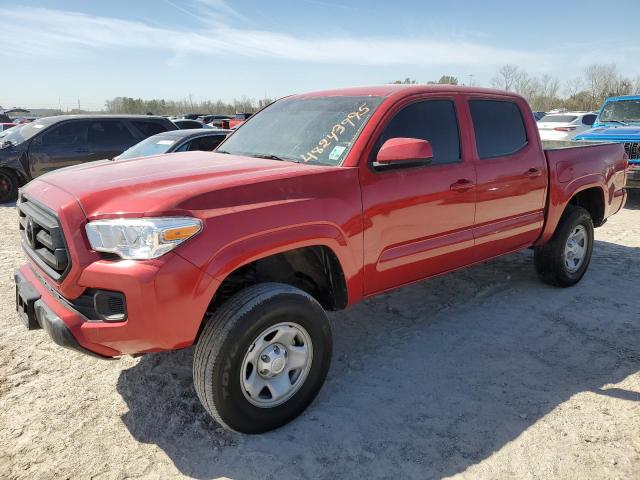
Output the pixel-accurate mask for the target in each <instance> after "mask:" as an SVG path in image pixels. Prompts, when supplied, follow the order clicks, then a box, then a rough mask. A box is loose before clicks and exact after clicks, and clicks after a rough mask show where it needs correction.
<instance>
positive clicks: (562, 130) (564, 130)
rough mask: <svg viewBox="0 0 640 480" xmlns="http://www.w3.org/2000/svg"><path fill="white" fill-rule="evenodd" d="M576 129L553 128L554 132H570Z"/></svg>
mask: <svg viewBox="0 0 640 480" xmlns="http://www.w3.org/2000/svg"><path fill="white" fill-rule="evenodd" d="M576 128H578V127H556V128H554V130H555V131H556V132H572V131H573V130H575V129H576Z"/></svg>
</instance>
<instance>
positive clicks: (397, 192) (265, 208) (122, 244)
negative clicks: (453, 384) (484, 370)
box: [15, 85, 627, 433]
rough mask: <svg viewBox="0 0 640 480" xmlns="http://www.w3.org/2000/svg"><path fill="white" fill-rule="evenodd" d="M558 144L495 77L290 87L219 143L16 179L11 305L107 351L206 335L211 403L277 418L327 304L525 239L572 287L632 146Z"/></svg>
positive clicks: (27, 319) (308, 397) (320, 378)
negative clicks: (546, 141)
mask: <svg viewBox="0 0 640 480" xmlns="http://www.w3.org/2000/svg"><path fill="white" fill-rule="evenodd" d="M560 147H561V148H556V149H550V150H545V149H543V146H542V144H541V142H540V138H539V136H538V129H537V128H536V123H535V119H534V117H533V114H532V113H531V110H530V109H529V106H528V105H527V103H526V101H525V100H524V99H523V98H522V97H520V96H517V95H514V94H511V93H506V92H500V91H496V90H489V89H480V88H466V87H458V86H449V85H447V86H399V85H385V86H380V87H367V88H349V89H343V90H335V91H324V92H317V93H309V94H302V95H295V96H291V97H287V98H284V99H281V100H279V101H276V102H275V103H273V104H272V105H270V106H268V107H266V108H265V109H263V110H262V111H261V112H259V113H258V114H256V115H254V116H253V117H251V118H250V119H249V120H248V121H247V122H246V123H245V124H244V125H243V127H242V128H241V129H239V130H237V131H236V132H235V133H233V134H232V135H230V136H229V137H228V138H227V139H226V140H225V141H224V142H223V143H222V144H220V146H219V147H218V149H217V150H216V151H215V152H184V153H171V154H166V155H160V156H155V157H146V158H134V159H128V160H123V161H116V162H98V163H95V162H94V163H93V164H85V165H80V166H77V167H73V168H70V169H65V170H62V171H58V172H52V173H48V174H46V175H43V176H41V177H39V178H38V179H36V180H34V181H32V182H30V183H29V184H28V185H26V186H25V187H23V188H22V189H21V193H20V197H19V201H18V204H17V209H18V213H19V222H20V234H21V236H22V246H23V248H24V252H25V253H26V257H27V260H28V261H27V263H26V264H25V265H23V266H22V267H21V268H20V269H19V270H18V271H17V272H16V274H15V282H16V303H17V310H18V313H19V315H18V316H19V317H20V318H21V319H22V320H23V321H24V323H25V325H26V326H27V327H28V328H29V329H36V328H43V329H44V330H45V331H46V332H47V333H48V334H49V335H50V336H51V338H52V339H53V341H54V342H56V343H58V344H59V345H62V346H64V347H68V348H71V349H74V350H77V351H80V352H84V353H87V354H91V355H95V356H98V357H103V358H112V357H118V356H121V355H127V354H129V355H133V354H143V353H146V352H161V351H168V350H174V349H180V348H185V347H190V346H193V345H195V348H194V361H193V379H194V384H195V389H196V392H197V395H198V397H199V398H200V400H201V402H202V404H203V405H204V408H205V409H206V410H207V411H208V412H209V413H210V414H211V415H212V416H213V418H214V419H216V420H217V421H218V422H219V423H220V424H221V425H223V426H225V427H227V428H230V429H233V430H236V431H239V432H246V433H258V432H263V431H267V430H270V429H273V428H276V427H279V426H281V425H283V424H285V423H287V422H289V421H290V420H292V419H293V418H294V417H296V416H297V415H298V414H300V413H301V412H302V411H303V410H304V409H305V408H306V407H307V405H309V403H310V402H311V401H312V400H313V398H314V397H315V396H316V394H317V393H318V391H319V390H320V388H321V386H322V384H323V382H324V379H325V377H326V375H327V371H328V368H329V363H330V360H331V353H332V334H331V329H330V325H329V322H328V321H327V316H326V313H325V312H326V311H331V310H340V309H344V308H347V307H349V306H350V305H353V304H355V303H357V302H359V301H361V300H362V299H364V298H367V297H371V296H373V295H376V294H379V293H381V292H386V291H388V290H391V289H395V288H397V287H400V286H403V285H407V284H410V283H412V282H417V281H420V280H423V279H426V278H429V277H433V276H435V275H440V274H443V273H446V272H449V271H452V270H456V269H459V268H462V267H466V266H468V265H472V264H475V263H478V262H483V261H485V260H489V259H492V258H495V257H498V256H500V255H504V254H507V253H510V252H514V251H517V250H521V249H526V248H532V249H533V250H534V264H535V268H536V270H537V272H538V273H539V275H540V277H541V278H542V280H543V281H545V282H547V283H550V284H552V285H557V286H559V287H569V286H571V285H574V284H575V283H576V282H578V281H579V280H580V279H581V278H582V276H583V275H584V274H585V272H586V270H587V267H588V266H589V261H590V259H591V253H592V249H593V246H594V237H593V231H594V230H593V229H594V227H598V226H600V225H602V224H604V223H605V221H606V220H607V218H608V217H609V216H611V215H613V214H615V213H616V212H617V211H618V210H619V209H620V208H622V206H623V204H624V203H625V200H626V193H625V190H624V188H623V187H624V183H625V175H626V173H625V172H626V167H627V157H626V155H625V152H624V148H623V146H622V145H618V144H603V145H597V144H592V145H589V146H581V145H579V144H576V143H569V144H562V145H560ZM363 321H365V320H364V319H363ZM427 368H428V367H427Z"/></svg>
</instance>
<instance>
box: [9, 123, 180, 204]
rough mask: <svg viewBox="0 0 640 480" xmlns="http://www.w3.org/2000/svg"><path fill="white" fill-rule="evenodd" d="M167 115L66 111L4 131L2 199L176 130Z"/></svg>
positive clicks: (11, 197)
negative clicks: (53, 174) (61, 171)
mask: <svg viewBox="0 0 640 480" xmlns="http://www.w3.org/2000/svg"><path fill="white" fill-rule="evenodd" d="M176 129H177V127H176V126H175V125H174V124H173V123H172V122H171V121H170V120H168V119H166V118H163V117H153V116H142V115H118V116H114V115H62V116H58V117H46V118H40V119H38V120H36V121H34V122H32V123H26V124H24V125H21V126H18V127H16V128H13V129H11V130H9V131H7V132H6V133H4V134H3V135H2V136H0V203H3V202H7V201H10V200H13V199H15V198H16V196H17V193H18V187H19V186H20V185H23V184H25V183H27V182H29V181H30V180H33V179H34V178H36V177H38V176H40V175H42V174H43V173H46V172H49V171H51V170H56V169H58V168H62V167H68V166H70V165H77V164H79V163H84V162H89V161H92V160H101V159H105V158H113V157H115V156H117V155H120V154H121V153H122V152H124V151H125V150H126V149H127V148H129V147H130V146H132V145H135V144H136V143H138V142H140V141H141V140H144V139H145V138H147V137H150V136H151V135H155V134H156V133H160V132H166V131H167V130H176Z"/></svg>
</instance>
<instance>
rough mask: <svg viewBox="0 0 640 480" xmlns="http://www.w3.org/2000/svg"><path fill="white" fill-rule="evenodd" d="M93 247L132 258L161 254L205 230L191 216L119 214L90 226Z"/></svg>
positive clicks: (89, 233) (88, 232) (100, 250)
mask: <svg viewBox="0 0 640 480" xmlns="http://www.w3.org/2000/svg"><path fill="white" fill-rule="evenodd" d="M86 230H87V236H88V237H89V243H91V247H93V249H94V250H96V251H98V252H107V253H115V254H117V255H119V256H120V257H122V258H125V259H130V260H145V259H150V258H158V257H160V256H162V255H164V254H165V253H167V252H168V251H169V250H173V249H174V248H175V247H177V246H178V245H180V244H181V243H182V242H184V241H185V240H187V239H189V238H191V237H193V236H194V235H195V234H196V233H198V232H199V231H200V230H202V222H201V221H200V220H198V219H197V218H190V217H166V218H118V219H114V220H96V221H93V222H89V223H88V224H87V226H86Z"/></svg>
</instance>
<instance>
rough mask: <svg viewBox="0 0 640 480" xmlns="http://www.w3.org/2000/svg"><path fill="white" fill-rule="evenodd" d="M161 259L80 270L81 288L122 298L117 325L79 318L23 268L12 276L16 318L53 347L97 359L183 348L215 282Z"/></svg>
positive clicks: (186, 265)
mask: <svg viewBox="0 0 640 480" xmlns="http://www.w3.org/2000/svg"><path fill="white" fill-rule="evenodd" d="M167 257H168V258H166V259H165V260H164V261H163V262H160V263H159V262H155V263H154V264H153V265H149V264H145V263H143V262H135V261H121V262H113V261H112V262H109V261H98V262H95V263H93V264H91V265H89V266H87V267H86V268H85V269H84V271H83V273H82V275H81V276H80V282H81V283H80V284H81V285H83V286H84V287H86V288H96V289H107V290H118V291H121V292H122V293H123V294H124V295H125V297H126V301H127V317H126V320H124V321H117V322H109V321H104V320H101V319H94V318H87V317H85V316H84V315H83V314H82V313H81V312H80V311H78V310H76V309H75V308H74V306H73V303H72V302H71V301H69V300H67V299H66V298H64V297H63V296H62V295H61V294H60V293H59V292H58V291H57V290H56V289H55V287H53V286H52V285H51V284H50V283H49V281H48V280H47V279H46V278H45V277H44V276H43V273H42V272H40V271H38V269H37V267H35V266H34V265H32V264H25V265H23V266H22V267H21V268H20V269H19V270H18V271H17V272H16V273H15V281H16V288H17V290H16V306H17V309H18V313H19V316H20V317H22V319H23V321H24V323H25V324H26V325H27V328H29V329H34V328H43V329H44V330H45V331H46V332H47V333H48V334H49V335H50V336H51V338H52V339H53V341H54V342H55V343H57V344H58V345H61V346H63V347H66V348H71V349H72V350H76V351H79V352H82V353H89V354H93V355H96V356H99V357H103V358H109V357H116V356H120V355H123V354H135V353H144V352H158V351H167V350H175V349H178V348H184V347H188V346H190V345H191V344H193V342H194V340H195V338H196V336H197V333H198V330H199V328H200V324H201V322H202V318H203V317H204V314H205V312H206V309H207V306H208V305H209V302H210V300H211V297H212V295H213V290H214V289H215V288H216V287H217V283H216V282H214V281H213V279H211V277H209V276H208V275H207V274H205V273H204V272H202V271H201V270H199V269H198V268H197V267H195V266H194V265H192V264H191V263H190V262H188V261H186V260H184V259H183V258H182V257H180V256H178V255H175V254H168V255H167ZM18 292H21V293H22V295H20V294H19V293H18ZM29 312H30V313H31V315H29Z"/></svg>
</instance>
